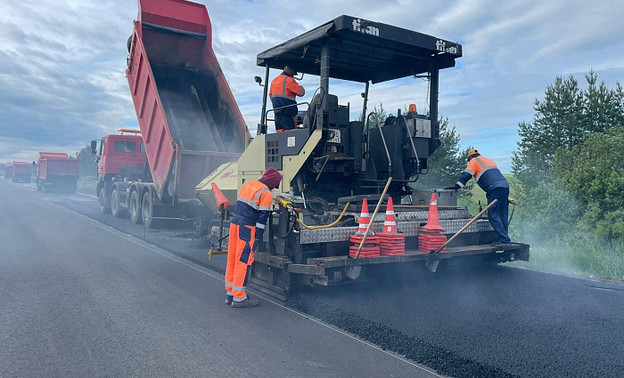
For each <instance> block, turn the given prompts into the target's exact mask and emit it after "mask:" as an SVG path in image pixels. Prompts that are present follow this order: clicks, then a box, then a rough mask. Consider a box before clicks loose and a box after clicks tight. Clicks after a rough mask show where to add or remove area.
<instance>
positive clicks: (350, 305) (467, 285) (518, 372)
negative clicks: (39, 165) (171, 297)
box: [39, 195, 624, 377]
mask: <svg viewBox="0 0 624 378" xmlns="http://www.w3.org/2000/svg"><path fill="white" fill-rule="evenodd" d="M39 196H41V195H39ZM46 199H47V200H51V201H54V202H56V203H59V204H61V205H62V206H64V207H67V208H70V209H72V210H73V211H77V212H79V213H81V214H85V215H87V216H88V217H90V218H92V219H94V220H97V221H98V222H102V223H103V224H106V225H110V226H112V227H114V228H116V229H119V230H123V231H124V232H127V233H129V234H132V235H135V236H136V237H138V238H141V239H144V240H146V241H148V242H150V243H153V244H156V245H158V246H160V247H162V248H165V249H167V250H169V251H170V252H173V253H175V254H177V255H179V256H182V257H184V258H186V259H188V260H189V261H192V262H195V263H197V264H200V265H202V266H207V267H210V268H211V269H214V270H215V271H217V272H219V271H221V270H222V269H223V266H224V258H223V256H215V257H213V260H212V261H208V260H207V256H206V250H207V247H206V245H204V243H203V242H202V241H201V240H198V239H196V238H194V237H193V235H192V230H190V229H189V228H188V227H184V226H179V227H178V228H177V229H173V230H149V229H144V228H143V227H142V226H137V225H132V224H131V223H130V222H129V221H128V220H127V219H116V218H113V217H112V216H110V215H101V214H99V213H98V211H97V206H96V203H95V202H94V201H93V200H92V199H89V198H83V199H81V198H80V196H77V195H75V196H57V197H47V198H46ZM368 276H369V280H367V281H366V282H363V283H358V284H357V285H348V286H342V287H333V288H315V289H305V290H299V291H298V292H297V293H295V294H294V295H292V296H291V299H290V300H289V301H288V303H287V305H288V306H290V307H291V308H294V309H297V310H299V311H301V312H304V313H307V314H310V315H312V316H314V317H316V318H319V319H322V320H324V321H326V322H327V323H330V324H333V325H335V326H336V327H339V328H340V329H343V330H345V331H347V332H349V333H350V334H354V335H356V336H358V337H360V338H362V339H364V340H367V341H369V342H371V343H374V344H376V345H378V346H379V347H381V348H383V349H387V350H390V351H393V352H397V353H399V354H400V355H404V356H406V357H407V358H409V359H411V360H413V361H415V362H418V363H421V364H424V365H426V366H428V367H430V368H432V369H434V370H436V371H437V372H438V373H440V374H443V375H449V376H458V377H476V376H479V377H481V376H500V377H504V376H525V377H622V376H624V287H623V286H621V285H615V284H609V283H604V282H598V281H594V280H587V279H578V278H570V277H561V276H555V275H550V274H544V273H538V272H533V271H529V270H524V269H515V268H513V267H508V266H486V267H449V268H448V269H444V267H441V269H440V270H439V271H438V273H436V274H432V273H430V272H429V271H427V270H426V269H424V268H420V267H405V268H403V269H398V270H397V269H394V268H393V269H391V270H388V269H384V270H380V271H375V272H368ZM341 375H351V374H350V373H348V372H344V373H343V374H341Z"/></svg>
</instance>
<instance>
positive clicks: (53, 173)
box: [37, 152, 80, 192]
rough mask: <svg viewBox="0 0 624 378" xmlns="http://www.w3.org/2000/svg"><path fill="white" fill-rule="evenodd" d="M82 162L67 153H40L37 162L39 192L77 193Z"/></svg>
mask: <svg viewBox="0 0 624 378" xmlns="http://www.w3.org/2000/svg"><path fill="white" fill-rule="evenodd" d="M79 171H80V160H78V159H70V158H69V156H68V155H67V154H65V153H57V152H40V153H39V160H37V190H40V191H43V192H47V191H49V190H59V191H69V192H75V191H76V187H77V185H78V175H79Z"/></svg>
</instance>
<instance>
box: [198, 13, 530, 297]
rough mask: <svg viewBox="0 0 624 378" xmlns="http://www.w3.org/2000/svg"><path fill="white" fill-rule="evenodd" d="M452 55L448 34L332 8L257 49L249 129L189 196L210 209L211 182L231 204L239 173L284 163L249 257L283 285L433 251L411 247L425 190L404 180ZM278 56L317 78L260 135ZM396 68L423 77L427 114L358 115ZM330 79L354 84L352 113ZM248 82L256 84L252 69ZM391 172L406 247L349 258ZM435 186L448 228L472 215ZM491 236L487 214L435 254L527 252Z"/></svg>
mask: <svg viewBox="0 0 624 378" xmlns="http://www.w3.org/2000/svg"><path fill="white" fill-rule="evenodd" d="M461 56H462V46H461V45H460V44H458V43H455V42H451V41H447V40H443V39H440V38H436V37H433V36H430V35H425V34H421V33H417V32H414V31H410V30H406V29H402V28H398V27H395V26H390V25H386V24H382V23H377V22H372V21H368V20H363V19H360V18H355V17H350V16H340V17H338V18H336V19H334V20H332V21H330V22H328V23H326V24H324V25H321V26H320V27H318V28H315V29H313V30H311V31H308V32H307V33H304V34H302V35H300V36H298V37H295V38H293V39H291V40H288V41H286V42H284V43H282V44H280V45H277V46H275V47H273V48H271V49H268V50H266V51H264V52H262V53H260V54H258V56H257V65H258V66H261V67H264V68H265V74H264V83H265V84H264V100H263V110H262V114H261V121H260V124H259V125H258V135H257V136H256V137H255V138H254V140H253V141H252V142H251V143H250V144H249V146H248V147H247V149H246V150H245V152H244V153H243V154H242V156H241V157H240V158H239V160H238V161H237V162H232V163H229V164H225V165H223V166H221V167H220V168H219V169H218V170H216V171H215V172H213V174H211V175H210V176H209V177H207V178H206V179H205V180H204V181H202V183H200V185H199V186H198V187H197V193H198V196H199V198H200V199H202V201H203V202H204V203H205V204H206V205H208V206H209V207H210V208H211V209H213V211H217V209H216V207H215V200H214V199H213V193H212V189H211V187H212V183H216V184H217V186H218V187H219V188H220V189H221V191H222V192H223V193H224V194H225V195H226V197H227V198H228V200H229V202H230V203H235V202H236V194H237V190H238V188H240V186H241V185H242V184H243V183H244V182H246V181H249V180H254V179H257V178H258V177H260V176H261V174H262V172H263V171H264V170H266V169H267V168H269V167H274V168H276V169H278V170H279V171H280V172H281V173H282V175H283V177H284V179H283V181H282V183H281V186H280V187H279V188H278V189H277V190H276V192H279V193H281V194H277V196H278V197H279V198H280V200H279V201H276V207H277V209H276V210H277V211H276V212H275V213H273V214H272V216H271V219H270V222H269V223H270V224H269V227H268V232H265V239H266V240H265V241H266V242H267V245H268V250H267V251H266V252H260V253H257V254H256V258H255V263H254V268H253V277H254V282H255V283H256V284H257V285H258V286H260V287H264V288H266V289H267V290H269V291H271V293H272V294H274V295H275V294H276V293H277V294H278V295H279V294H281V295H285V294H286V293H287V291H288V289H289V288H290V287H292V286H294V285H297V284H306V285H314V284H320V285H330V284H334V283H341V282H346V281H350V280H353V279H359V278H361V277H362V274H361V272H362V267H366V268H372V267H373V266H378V265H382V264H395V263H396V264H404V263H410V262H421V263H422V262H423V261H424V262H427V261H428V260H431V259H432V256H431V255H430V254H428V253H426V252H422V251H418V235H419V231H420V230H421V228H422V226H424V224H425V222H426V221H427V214H428V206H427V205H428V204H429V196H430V194H431V191H425V192H419V191H415V190H413V189H412V185H411V183H413V182H414V181H415V180H416V179H417V178H418V176H419V175H421V174H426V172H427V169H428V167H429V157H430V156H431V154H432V153H433V152H434V151H435V150H436V149H437V148H438V146H439V145H440V139H439V136H440V135H439V126H438V88H439V73H440V70H442V69H445V68H449V67H453V66H454V65H455V60H456V59H457V58H459V57H461ZM286 65H288V66H291V67H294V68H295V69H296V70H297V71H298V72H300V73H304V74H309V75H315V76H318V77H319V78H320V84H319V87H318V89H317V90H316V91H315V94H314V96H313V97H312V99H311V101H310V102H309V103H301V104H299V105H300V109H299V110H300V112H299V117H298V120H299V123H300V124H299V125H298V128H296V129H295V130H291V131H287V132H283V133H267V130H268V121H271V117H272V114H273V110H272V109H268V106H267V97H268V96H267V91H268V87H269V85H268V84H269V83H268V80H269V78H270V70H271V69H278V70H281V69H282V68H283V67H284V66H286ZM276 73H277V72H276ZM405 77H417V78H421V79H425V80H426V81H427V82H428V94H429V98H428V103H429V106H430V109H429V111H428V113H427V114H423V113H416V112H403V113H402V112H401V111H400V110H399V111H398V112H397V114H392V115H389V116H388V118H387V119H385V120H381V122H376V123H373V122H371V121H370V118H371V117H370V115H371V114H369V116H365V115H366V114H367V105H366V104H367V100H368V94H369V89H370V84H375V83H381V82H386V81H390V80H395V79H401V78H405ZM330 79H332V80H333V79H339V80H344V81H351V82H355V83H361V85H362V89H363V93H362V97H363V104H362V107H361V108H359V109H361V115H362V116H361V117H358V118H356V119H352V118H351V116H350V115H351V113H352V109H351V105H350V104H344V105H343V104H340V102H339V99H338V97H337V96H335V95H333V94H332V92H331V89H330V85H329V84H330ZM256 81H258V82H261V80H260V79H259V78H256ZM401 84H403V83H401ZM398 91H401V89H397V92H398ZM310 92H311V91H310V88H308V93H310ZM302 108H303V109H302ZM359 109H358V110H359ZM389 178H392V181H391V184H390V187H389V190H388V195H387V196H386V197H388V196H390V197H392V198H393V200H394V203H395V204H398V206H396V207H395V212H396V216H397V227H398V229H399V231H401V232H403V233H404V234H405V236H406V240H407V251H406V253H405V255H404V256H381V257H373V258H358V259H353V258H350V257H349V256H348V250H349V238H350V236H351V235H353V234H354V233H355V232H356V230H357V222H358V220H359V215H360V213H359V212H360V209H361V204H362V200H363V199H364V198H366V199H367V200H368V201H369V204H370V205H371V206H375V204H376V203H377V202H378V201H380V200H383V201H385V200H386V198H384V199H381V195H380V194H381V193H382V191H383V189H384V187H385V184H386V183H387V182H388V179H389ZM437 192H438V194H439V195H441V196H442V198H443V199H444V201H445V203H444V204H445V205H446V206H441V209H440V219H441V220H440V223H441V225H442V227H444V228H445V230H446V233H447V235H449V236H450V235H453V234H454V233H455V232H456V231H458V230H459V229H460V228H461V227H462V226H464V225H465V224H466V223H467V222H468V221H469V220H470V219H471V218H472V216H471V215H470V214H469V213H468V212H467V211H466V210H464V209H462V208H460V207H458V206H457V199H456V198H457V197H456V196H457V192H456V191H454V190H437ZM347 204H349V205H348V206H347ZM344 209H346V210H345V213H346V215H345V216H343V217H342V218H341V220H340V221H339V222H338V223H337V224H335V225H333V226H332V227H328V228H315V227H314V226H319V225H327V224H332V223H334V222H336V221H337V220H338V219H339V218H340V214H341V213H342V210H344ZM383 209H385V206H384V207H383ZM383 209H382V212H380V214H379V215H378V216H377V217H376V219H374V220H373V226H372V229H373V230H374V231H376V232H378V231H381V228H382V225H383V217H384V214H383ZM296 218H299V219H300V220H302V221H303V222H298V221H296ZM495 239H496V234H495V232H494V231H493V230H492V228H491V227H490V225H489V223H488V221H487V220H479V221H477V222H476V223H474V224H473V225H472V226H470V227H469V228H468V229H467V230H466V232H465V233H463V234H462V235H461V237H458V238H457V239H456V240H455V241H454V242H453V244H452V245H451V247H453V248H449V250H448V253H446V254H444V256H442V255H441V254H440V255H436V256H435V257H434V258H435V259H437V260H442V259H444V260H447V259H450V258H457V259H459V258H461V257H468V256H471V257H474V256H480V257H483V258H485V259H489V260H492V261H497V262H501V261H509V260H512V259H514V258H516V259H528V246H525V245H519V244H514V245H512V246H509V248H508V249H505V250H504V251H503V252H502V253H498V254H496V253H495V248H494V247H493V246H492V245H491V244H490V243H491V242H493V241H494V240H495ZM436 266H437V264H436Z"/></svg>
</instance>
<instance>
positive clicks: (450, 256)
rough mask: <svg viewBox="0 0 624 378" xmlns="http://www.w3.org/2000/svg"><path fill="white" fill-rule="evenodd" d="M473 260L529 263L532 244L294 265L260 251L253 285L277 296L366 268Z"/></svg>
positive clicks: (325, 259) (339, 258)
mask: <svg viewBox="0 0 624 378" xmlns="http://www.w3.org/2000/svg"><path fill="white" fill-rule="evenodd" d="M470 259H474V260H475V261H477V260H478V261H479V262H483V263H504V262H511V261H515V260H521V261H529V245H528V244H522V243H511V244H508V245H496V244H483V245H468V246H458V247H448V248H447V252H446V253H436V254H431V253H426V252H422V251H418V250H408V251H406V252H405V255H401V256H379V257H364V258H357V259H354V258H351V257H349V256H346V255H341V256H326V257H314V258H308V259H307V261H306V263H304V264H297V263H294V262H293V261H292V260H290V259H289V258H288V257H287V256H281V255H270V254H268V253H262V252H257V253H256V255H255V262H254V268H253V276H254V278H255V280H254V281H252V283H254V285H255V286H261V287H262V288H264V289H265V290H270V291H271V294H272V295H275V293H276V292H277V293H280V292H287V291H288V289H289V288H290V287H291V286H294V285H302V284H304V285H311V286H313V285H321V286H329V285H335V284H341V283H347V282H350V281H354V280H357V279H358V278H359V271H360V269H361V268H362V267H364V266H373V265H388V264H410V263H424V264H425V265H427V267H429V268H430V269H431V267H430V266H433V265H435V267H436V268H437V264H438V263H439V262H440V261H451V260H470ZM431 270H434V271H435V269H431ZM277 273H279V274H289V275H290V277H289V278H290V281H288V282H286V281H285V280H284V277H280V276H279V275H278V274H277ZM284 284H286V285H284ZM278 297H279V296H278Z"/></svg>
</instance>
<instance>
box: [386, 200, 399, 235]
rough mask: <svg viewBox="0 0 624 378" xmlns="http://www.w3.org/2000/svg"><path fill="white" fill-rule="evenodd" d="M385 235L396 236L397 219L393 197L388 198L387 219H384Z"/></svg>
mask: <svg viewBox="0 0 624 378" xmlns="http://www.w3.org/2000/svg"><path fill="white" fill-rule="evenodd" d="M383 232H384V234H396V233H397V227H396V217H395V215H394V206H393V204H392V197H390V198H388V207H386V218H385V219H384V229H383Z"/></svg>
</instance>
